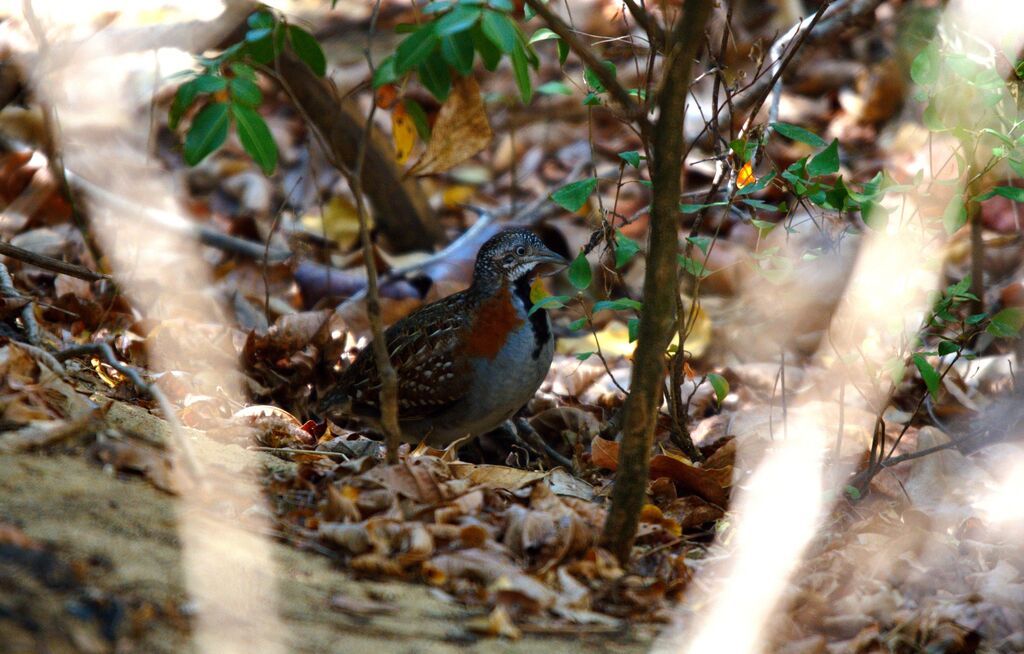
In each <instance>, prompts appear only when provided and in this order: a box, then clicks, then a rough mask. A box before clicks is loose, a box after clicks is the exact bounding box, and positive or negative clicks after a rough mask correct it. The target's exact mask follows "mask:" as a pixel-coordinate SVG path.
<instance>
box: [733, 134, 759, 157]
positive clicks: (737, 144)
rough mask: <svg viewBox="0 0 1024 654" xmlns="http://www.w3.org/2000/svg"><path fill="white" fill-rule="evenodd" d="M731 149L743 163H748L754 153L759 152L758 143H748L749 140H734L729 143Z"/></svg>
mask: <svg viewBox="0 0 1024 654" xmlns="http://www.w3.org/2000/svg"><path fill="white" fill-rule="evenodd" d="M729 149H730V150H732V152H733V154H735V155H736V158H737V159H739V160H740V161H741V162H742V163H747V162H748V161H750V158H751V157H752V156H754V151H755V150H757V141H748V140H747V139H733V140H732V141H730V142H729Z"/></svg>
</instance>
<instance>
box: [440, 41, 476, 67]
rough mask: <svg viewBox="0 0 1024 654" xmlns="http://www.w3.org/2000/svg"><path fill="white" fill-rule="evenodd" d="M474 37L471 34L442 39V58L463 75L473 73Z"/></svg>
mask: <svg viewBox="0 0 1024 654" xmlns="http://www.w3.org/2000/svg"><path fill="white" fill-rule="evenodd" d="M475 52H476V51H475V50H474V49H473V37H472V35H470V34H469V32H460V33H458V34H456V35H455V36H445V37H442V38H441V56H443V57H444V60H445V61H447V62H448V63H449V65H451V67H452V68H454V69H455V70H457V71H459V74H461V75H469V74H470V73H471V72H473V55H474V54H475Z"/></svg>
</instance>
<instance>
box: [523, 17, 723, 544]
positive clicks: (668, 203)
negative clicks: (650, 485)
mask: <svg viewBox="0 0 1024 654" xmlns="http://www.w3.org/2000/svg"><path fill="white" fill-rule="evenodd" d="M531 4H533V2H532V1H531ZM711 5H712V3H711V2H710V1H709V0H686V3H685V5H684V9H683V17H682V18H680V19H679V20H678V21H677V22H676V25H675V26H674V28H673V29H672V32H671V34H667V35H666V40H665V49H666V55H665V64H664V80H663V84H662V87H661V92H660V94H659V97H658V107H659V112H658V119H657V122H656V123H655V125H654V127H653V130H652V132H651V138H652V145H653V160H652V161H651V181H652V183H653V196H652V201H651V228H650V232H649V234H648V240H647V269H646V272H645V275H644V311H643V314H642V315H641V317H640V329H639V334H638V338H637V349H636V354H635V357H634V364H633V378H632V383H631V386H630V394H629V397H627V398H626V403H625V406H624V407H623V414H622V443H621V446H620V450H619V466H618V471H617V472H616V475H615V487H614V489H613V491H612V505H611V509H610V510H609V512H608V520H607V522H605V526H604V542H605V543H606V545H607V546H608V547H609V549H611V551H612V552H614V553H615V555H616V556H617V557H618V558H619V560H620V561H627V560H628V559H629V552H630V549H631V548H632V545H633V538H634V537H635V536H636V529H637V520H638V517H639V515H640V509H641V507H642V506H643V503H644V496H645V493H646V489H647V479H648V476H649V472H650V462H649V456H650V447H651V441H652V439H653V436H654V426H655V423H656V422H657V416H658V405H659V403H660V401H661V397H662V389H663V380H664V378H665V372H666V370H665V348H667V347H668V344H669V341H670V340H671V339H672V333H673V331H674V327H675V324H676V295H677V294H678V292H679V290H678V288H679V285H678V270H677V266H676V253H677V249H678V246H677V243H678V236H677V233H676V232H677V228H678V215H679V214H678V206H677V205H678V204H679V193H680V186H681V184H680V166H679V162H680V161H681V158H682V154H683V116H684V114H685V109H686V107H685V105H686V98H687V95H688V92H689V88H690V83H691V80H692V68H693V62H694V59H695V58H696V56H697V50H698V48H699V47H700V45H701V43H702V42H703V40H704V39H703V36H704V26H705V24H706V23H707V20H708V17H709V16H710V14H711ZM538 13H539V12H538ZM552 29H554V28H553V27H552Z"/></svg>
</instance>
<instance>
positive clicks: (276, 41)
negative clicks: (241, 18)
mask: <svg viewBox="0 0 1024 654" xmlns="http://www.w3.org/2000/svg"><path fill="white" fill-rule="evenodd" d="M285 38H286V34H285V30H284V29H283V28H281V27H274V28H260V29H258V30H252V31H250V32H249V33H248V34H246V35H245V43H244V46H245V53H246V54H248V55H249V57H251V58H252V60H253V61H255V62H256V63H260V64H269V63H270V62H271V61H273V60H274V58H275V57H277V55H278V54H279V53H280V52H281V50H282V49H283V48H284V44H285ZM222 56H223V55H222Z"/></svg>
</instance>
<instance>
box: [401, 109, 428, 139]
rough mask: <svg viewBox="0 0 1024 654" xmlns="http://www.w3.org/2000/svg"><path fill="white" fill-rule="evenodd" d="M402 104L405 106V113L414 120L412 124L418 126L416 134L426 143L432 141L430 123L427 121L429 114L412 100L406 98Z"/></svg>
mask: <svg viewBox="0 0 1024 654" xmlns="http://www.w3.org/2000/svg"><path fill="white" fill-rule="evenodd" d="M402 104H404V105H405V112H406V113H407V114H409V117H410V118H412V124H413V125H415V126H416V133H417V134H418V135H419V137H420V139H421V140H422V141H423V142H424V143H426V142H427V141H429V140H430V121H429V120H428V119H427V112H425V111H423V107H422V106H421V105H420V103H419V102H416V101H415V100H413V99H412V98H405V99H404V100H402Z"/></svg>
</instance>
